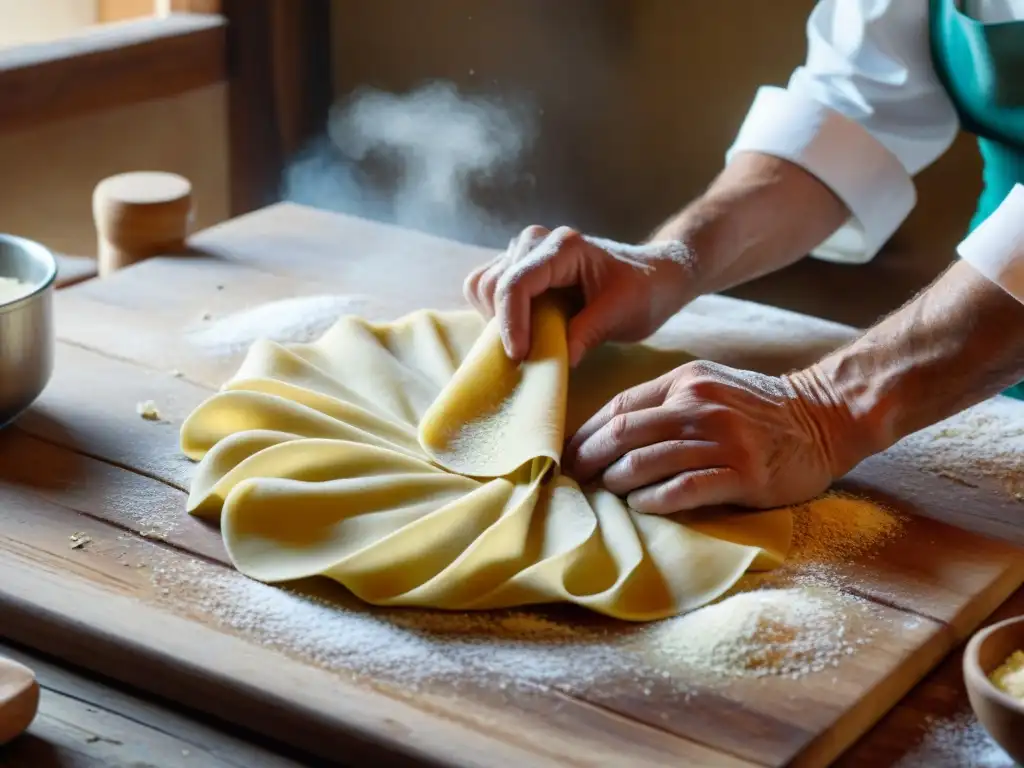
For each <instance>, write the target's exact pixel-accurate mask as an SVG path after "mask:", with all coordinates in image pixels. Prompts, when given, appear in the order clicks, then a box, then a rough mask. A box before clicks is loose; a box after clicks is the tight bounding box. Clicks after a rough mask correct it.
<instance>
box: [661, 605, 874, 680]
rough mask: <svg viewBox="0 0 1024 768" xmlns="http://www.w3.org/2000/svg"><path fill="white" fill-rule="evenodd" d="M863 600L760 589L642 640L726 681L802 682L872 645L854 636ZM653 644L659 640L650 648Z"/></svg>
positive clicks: (863, 636)
mask: <svg viewBox="0 0 1024 768" xmlns="http://www.w3.org/2000/svg"><path fill="white" fill-rule="evenodd" d="M868 610H869V606H868V604H867V603H865V602H864V601H861V600H859V599H857V598H854V597H851V596H848V595H844V594H842V593H840V592H833V591H830V590H822V589H805V588H791V589H762V590H755V591H753V592H741V593H739V594H736V595H732V596H731V597H728V598H726V599H725V600H723V601H721V602H719V603H714V604H712V605H709V606H706V607H704V608H701V609H699V610H697V611H694V612H692V613H689V614H686V615H685V616H682V617H680V618H678V619H674V620H670V621H667V622H663V623H661V624H660V625H656V627H655V628H654V629H653V630H652V631H651V632H650V633H648V634H647V635H646V636H645V637H643V638H642V639H643V641H644V644H645V645H646V646H647V650H646V653H647V654H648V655H649V656H652V658H653V659H655V660H665V659H668V660H670V661H672V662H673V663H682V664H685V665H687V666H689V667H691V668H692V669H694V670H695V671H698V672H707V673H713V674H715V675H722V676H726V677H768V676H780V675H781V676H785V677H793V678H800V677H803V676H805V675H808V674H811V673H814V672H821V671H823V670H825V669H826V668H828V667H837V666H839V663H840V661H841V660H842V658H843V657H844V656H849V655H851V654H853V653H854V652H855V650H856V649H857V647H858V646H860V645H863V644H865V643H867V642H868V640H869V637H870V632H866V633H862V634H859V635H858V634H855V632H854V625H855V623H856V621H855V620H856V618H857V614H858V613H865V614H866V613H867V611H868ZM652 641H653V642H652Z"/></svg>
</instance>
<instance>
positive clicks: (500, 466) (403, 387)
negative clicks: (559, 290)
mask: <svg viewBox="0 0 1024 768" xmlns="http://www.w3.org/2000/svg"><path fill="white" fill-rule="evenodd" d="M533 323H534V344H533V352H532V354H531V356H530V358H529V360H527V361H526V362H525V363H523V364H522V365H520V366H517V365H514V364H512V363H511V362H510V361H509V360H508V358H506V356H505V354H504V352H503V351H502V347H501V343H500V340H499V337H498V332H497V328H496V325H495V324H494V322H493V321H492V322H491V323H488V324H485V322H484V321H483V320H482V319H481V318H480V317H479V316H478V315H477V314H476V313H475V312H471V311H465V312H446V313H437V312H426V311H423V312H416V313H414V314H411V315H409V316H407V317H404V318H402V319H400V320H398V321H396V322H394V323H390V324H386V325H383V324H373V323H368V322H365V321H363V320H360V319H358V318H354V317H345V318H342V319H341V320H339V321H338V323H337V324H336V325H335V326H334V327H333V328H332V329H331V330H330V331H328V332H327V333H326V334H325V335H324V337H323V338H321V339H320V340H319V341H317V342H316V343H313V344H297V345H291V346H281V345H279V344H276V343H273V342H269V341H265V342H259V343H257V344H255V345H253V347H252V348H251V350H250V351H249V354H248V356H247V357H246V360H245V362H244V363H243V364H242V367H241V369H240V370H239V372H238V373H237V374H236V375H235V377H234V378H232V379H231V380H230V381H229V382H227V383H226V384H225V385H224V387H223V388H222V391H221V392H219V393H218V394H216V395H214V396H213V397H211V398H210V399H209V400H207V401H206V402H205V403H203V404H202V405H200V406H199V407H198V408H197V409H196V410H195V412H194V413H192V415H191V416H190V417H189V418H188V419H187V420H186V422H185V424H184V426H183V427H182V434H181V440H182V448H183V450H184V452H185V453H186V455H188V456H189V457H191V458H193V459H196V460H199V461H200V464H199V467H198V470H197V473H196V476H195V479H194V481H193V484H192V491H191V494H190V496H189V510H190V511H191V512H192V513H194V514H197V515H202V516H206V517H216V516H218V515H219V516H220V523H221V530H222V532H223V536H224V542H225V544H226V546H227V550H228V553H229V554H230V556H231V559H232V562H233V563H234V564H235V566H236V567H237V568H238V569H239V570H240V571H241V572H242V573H245V574H247V575H248V576H250V577H252V578H254V579H258V580H260V581H265V582H281V581H288V580H292V579H299V578H304V577H308V576H314V575H323V576H327V577H329V578H332V579H335V580H336V581H338V582H340V583H342V584H344V585H345V586H346V587H347V588H348V589H350V590H351V591H352V592H353V593H355V594H356V595H357V596H358V597H360V598H362V599H363V600H366V601H368V602H370V603H375V604H378V605H407V606H423V607H431V608H445V609H463V610H469V609H486V608H499V607H508V606H517V605H526V604H535V603H549V602H562V601H565V602H571V603H576V604H579V605H582V606H585V607H587V608H590V609H592V610H594V611H598V612H600V613H604V614H608V615H610V616H615V617H619V618H622V619H629V620H634V621H643V620H651V619H658V618H662V617H666V616H671V615H674V614H677V613H681V612H684V611H688V610H692V609H694V608H697V607H700V606H702V605H704V604H706V603H708V602H710V601H711V600H714V599H715V598H716V597H718V596H719V595H721V594H722V593H723V592H725V591H726V590H727V589H728V588H729V587H731V586H732V585H733V584H734V583H735V582H736V580H737V579H738V578H739V577H740V576H741V575H742V574H743V573H744V572H745V571H747V570H748V569H752V570H754V569H756V570H761V569H767V568H772V567H774V566H776V565H778V564H779V563H780V562H781V561H782V559H783V558H784V557H785V554H786V552H787V550H788V548H789V542H790V538H791V532H792V525H791V517H790V513H789V511H788V510H773V511H768V512H759V513H750V514H742V515H725V516H721V515H720V516H713V517H711V516H705V517H704V518H703V519H702V520H700V521H699V522H696V521H693V520H690V521H688V522H687V524H683V523H682V522H678V521H676V520H673V519H670V518H663V517H653V516H648V515H643V514H640V513H638V512H635V511H633V510H630V509H629V508H628V507H627V506H626V504H625V503H624V502H623V501H622V500H621V499H619V498H617V497H616V496H614V495H613V494H611V493H609V492H608V491H605V490H602V489H599V488H596V489H587V490H586V491H584V490H582V489H581V488H580V486H579V485H577V484H576V483H575V482H574V481H573V480H571V479H569V478H568V477H565V476H564V475H561V474H559V471H558V460H559V457H560V453H561V446H562V441H563V437H564V436H565V435H566V434H571V432H572V431H574V430H575V429H576V427H578V426H579V425H580V424H582V423H583V421H584V420H585V419H586V418H587V417H589V416H590V415H591V414H592V413H594V412H595V411H596V410H597V409H598V408H599V407H600V406H601V405H603V404H604V402H605V401H606V400H607V399H608V398H609V397H611V396H612V395H614V394H615V393H616V392H618V391H621V390H622V389H624V388H626V387H628V386H630V385H633V384H637V383H639V382H641V381H645V380H647V379H650V378H652V377H654V376H656V375H659V374H661V373H664V372H665V371H668V370H670V369H672V368H674V367H675V366H677V365H680V364H682V363H684V362H686V361H687V360H688V359H689V358H688V357H687V356H685V355H682V354H679V353H667V352H664V351H658V350H655V349H652V348H649V347H645V346H643V345H622V346H616V345H609V346H606V347H604V348H602V349H600V350H598V351H596V352H594V353H591V354H590V355H589V356H588V357H587V359H586V360H584V362H583V364H582V365H581V366H580V367H579V368H577V369H576V370H574V371H572V372H571V373H570V371H569V367H568V364H567V355H566V343H565V335H566V317H565V314H564V312H563V311H562V310H561V308H560V307H559V306H558V304H557V303H556V302H555V301H554V300H551V301H545V302H542V303H540V304H539V306H538V307H537V308H536V309H535V313H534V318H533Z"/></svg>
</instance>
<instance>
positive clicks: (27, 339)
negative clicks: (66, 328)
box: [0, 235, 57, 428]
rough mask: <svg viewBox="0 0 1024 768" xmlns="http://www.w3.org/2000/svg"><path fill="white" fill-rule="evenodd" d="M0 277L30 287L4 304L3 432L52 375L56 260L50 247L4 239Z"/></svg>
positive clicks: (0, 356)
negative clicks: (20, 296) (15, 279)
mask: <svg viewBox="0 0 1024 768" xmlns="http://www.w3.org/2000/svg"><path fill="white" fill-rule="evenodd" d="M0 277H14V278H17V279H18V280H21V281H22V282H27V283H29V284H30V285H31V286H32V289H31V293H29V294H28V295H26V296H23V297H22V298H19V299H15V300H14V301H12V302H8V303H6V304H0V428H3V427H4V426H5V425H7V424H9V423H10V422H12V421H13V420H14V419H15V418H16V417H17V416H18V415H19V414H20V413H21V412H22V411H24V410H25V409H26V408H28V407H29V406H30V405H32V403H33V402H34V401H35V399H36V398H37V397H39V394H40V393H41V392H42V391H43V389H45V388H46V385H47V383H49V381H50V374H51V373H52V372H53V351H54V330H53V283H54V281H55V280H56V279H57V260H56V259H55V258H54V257H53V254H52V253H50V252H49V251H48V250H47V249H46V248H44V247H43V246H41V245H39V243H33V242H32V241H31V240H25V239H23V238H20V237H13V236H11V235H0Z"/></svg>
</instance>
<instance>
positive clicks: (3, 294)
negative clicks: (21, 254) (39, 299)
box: [0, 277, 32, 305]
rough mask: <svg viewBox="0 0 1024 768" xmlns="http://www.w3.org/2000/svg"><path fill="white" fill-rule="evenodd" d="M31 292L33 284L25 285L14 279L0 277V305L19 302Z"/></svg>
mask: <svg viewBox="0 0 1024 768" xmlns="http://www.w3.org/2000/svg"><path fill="white" fill-rule="evenodd" d="M31 292H32V285H31V283H24V282H22V281H21V280H18V279H17V278H14V277H0V305H3V304H7V303H9V302H12V301H17V300H18V299H20V298H22V297H23V296H26V295H28V294H29V293H31Z"/></svg>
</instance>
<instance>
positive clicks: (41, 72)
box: [0, 14, 226, 131]
mask: <svg viewBox="0 0 1024 768" xmlns="http://www.w3.org/2000/svg"><path fill="white" fill-rule="evenodd" d="M225 77H226V68H225V21H224V19H223V18H221V17H219V16H201V15H192V14H182V15H175V16H171V17H169V18H165V19H154V18H148V19H141V20H138V21H127V22H122V23H118V24H109V25H102V26H97V27H94V28H91V29H89V30H88V31H86V32H84V33H81V34H78V35H74V36H71V37H67V38H64V39H61V40H56V41H54V42H49V43H41V44H37V45H24V46H17V47H14V48H9V49H5V50H0V93H2V94H3V95H4V96H3V98H2V99H0V131H8V130H17V129H23V128H28V127H32V126H35V125H38V124H40V123H44V122H48V121H51V120H58V119H64V118H68V117H73V116H76V115H81V114H85V113H89V112H95V111H99V110H103V109H109V108H111V107H120V106H125V105H127V104H134V103H137V102H140V101H147V100H149V99H156V98H165V97H168V96H176V95H178V94H181V93H184V92H186V91H190V90H193V89H196V88H201V87H203V86H206V85H210V84H212V83H217V82H220V81H222V80H224V79H225Z"/></svg>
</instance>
